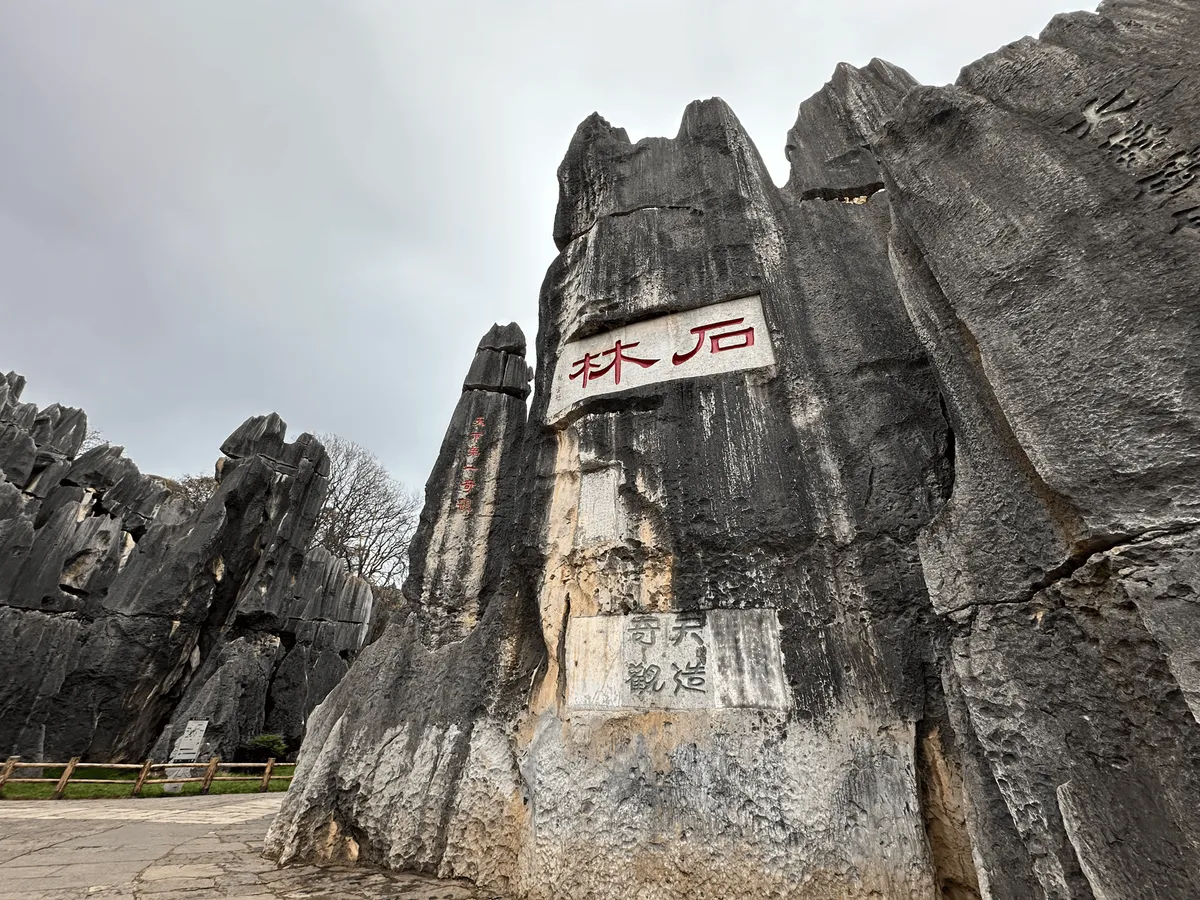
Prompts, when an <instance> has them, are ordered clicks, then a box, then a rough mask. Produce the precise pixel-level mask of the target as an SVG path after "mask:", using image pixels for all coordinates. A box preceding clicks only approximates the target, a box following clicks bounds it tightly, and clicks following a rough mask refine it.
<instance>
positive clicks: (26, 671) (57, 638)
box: [0, 374, 371, 761]
mask: <svg viewBox="0 0 1200 900" xmlns="http://www.w3.org/2000/svg"><path fill="white" fill-rule="evenodd" d="M23 387H24V380H23V379H21V378H20V377H19V376H16V375H15V374H9V375H8V376H6V377H5V379H4V381H3V382H0V752H3V753H5V754H10V753H11V754H16V755H20V756H23V757H25V758H27V759H34V760H38V759H53V760H61V759H65V758H67V757H70V756H82V757H84V758H87V759H94V760H104V761H114V760H120V759H142V758H145V755H146V754H147V753H148V752H149V751H150V749H151V746H152V745H154V744H155V743H156V742H157V747H156V750H155V752H156V754H157V755H158V756H160V757H165V756H166V754H167V753H168V752H169V745H170V737H171V732H172V728H171V727H169V726H168V727H166V728H165V730H164V726H167V725H168V722H172V723H174V725H176V726H177V725H179V724H181V723H183V722H185V721H186V720H187V719H188V718H206V719H209V720H210V726H209V731H208V736H207V747H206V750H207V751H208V752H212V753H216V754H218V755H221V756H223V757H225V758H229V757H231V756H232V755H233V754H234V752H235V751H236V750H237V748H238V746H239V745H240V744H241V743H242V742H244V741H245V740H246V739H247V738H249V737H252V736H254V735H256V734H259V733H261V732H263V731H264V730H269V729H272V728H273V729H275V730H278V731H280V732H283V733H285V734H287V735H288V736H289V737H291V738H292V739H293V740H295V741H297V742H298V741H299V738H300V736H301V735H302V734H303V731H304V726H305V722H306V719H307V716H308V713H309V712H310V711H311V710H312V708H313V707H314V706H316V704H317V703H319V702H320V701H321V699H322V698H323V697H324V696H325V694H326V693H327V692H328V691H329V689H330V688H332V687H333V685H334V684H336V683H337V681H338V680H339V678H340V677H341V676H342V675H343V674H344V673H345V671H346V669H347V668H348V667H349V662H350V660H351V659H352V657H353V656H354V655H355V654H356V653H357V651H358V648H359V646H360V645H361V643H362V639H363V637H364V636H365V631H366V627H367V623H368V621H369V619H370V612H371V593H370V589H369V588H368V587H367V586H366V585H364V584H362V583H360V582H357V581H356V580H354V579H350V578H348V577H347V575H346V573H345V570H344V567H342V566H341V564H340V563H338V562H336V561H334V560H332V559H331V558H329V556H328V555H327V554H325V553H324V552H323V551H314V552H307V553H306V548H307V547H308V545H309V542H310V539H311V536H312V533H313V530H314V528H315V522H316V516H317V514H318V512H319V511H320V509H321V505H322V502H323V500H324V496H325V490H326V478H327V475H328V467H329V462H328V457H327V456H326V454H325V451H324V449H323V448H322V447H321V445H320V444H319V443H318V442H317V441H316V440H315V439H314V438H312V437H311V436H310V435H302V436H301V437H300V438H299V439H298V440H297V441H295V442H293V443H290V444H289V443H286V442H285V440H284V436H285V429H286V426H285V424H284V423H283V421H282V420H281V419H280V418H279V417H278V416H274V415H272V416H267V417H258V418H252V419H250V420H248V421H247V422H246V423H245V424H244V425H242V427H241V428H239V429H238V430H237V431H236V432H234V434H233V435H231V436H230V438H229V440H228V441H226V442H225V444H224V446H223V447H222V452H223V453H224V454H225V455H224V457H223V458H222V460H221V462H220V464H219V472H218V475H219V486H218V489H217V491H216V494H215V495H214V496H213V498H212V499H211V500H210V501H209V502H208V503H207V504H206V505H205V506H204V507H203V508H201V509H193V508H192V507H191V505H190V503H189V502H188V501H187V500H186V498H184V496H183V495H182V494H181V493H180V492H179V491H178V490H173V489H172V488H171V486H170V483H169V482H166V481H164V480H163V479H157V478H152V477H148V476H144V475H142V474H141V473H140V472H139V471H138V469H137V467H136V466H135V465H134V464H133V462H131V461H130V460H129V459H127V458H126V457H124V456H123V455H122V451H121V448H120V447H110V446H100V447H96V448H94V449H92V450H89V451H87V452H85V453H83V454H80V455H77V453H78V450H79V447H80V444H81V443H82V441H83V437H84V434H85V432H86V427H87V420H86V417H85V416H84V415H83V413H82V412H81V411H79V410H70V409H63V408H61V407H59V406H57V405H55V406H51V407H48V408H46V409H44V410H38V409H37V408H36V407H35V406H33V405H32V404H23V403H20V395H21V390H22V388H23Z"/></svg>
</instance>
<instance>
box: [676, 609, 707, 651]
mask: <svg viewBox="0 0 1200 900" xmlns="http://www.w3.org/2000/svg"><path fill="white" fill-rule="evenodd" d="M703 630H704V622H702V621H701V620H700V617H699V616H698V615H695V614H692V615H681V616H679V617H677V618H676V619H675V624H674V625H672V626H671V631H670V634H669V637H670V639H671V646H673V647H678V646H679V644H680V642H681V641H682V640H683V639H684V638H685V637H687V636H688V635H691V637H692V640H694V641H695V642H696V643H698V644H700V645H702V646H703V644H704V638H702V637H701V636H700V632H701V631H703Z"/></svg>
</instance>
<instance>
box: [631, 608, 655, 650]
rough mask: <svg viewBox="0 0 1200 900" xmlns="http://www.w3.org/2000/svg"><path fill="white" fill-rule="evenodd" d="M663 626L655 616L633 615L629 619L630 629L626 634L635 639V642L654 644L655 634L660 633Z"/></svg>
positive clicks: (651, 645)
mask: <svg viewBox="0 0 1200 900" xmlns="http://www.w3.org/2000/svg"><path fill="white" fill-rule="evenodd" d="M660 627H662V626H660V625H659V624H658V620H656V619H655V618H654V617H653V616H633V617H632V618H631V619H630V620H629V630H628V631H627V632H626V634H628V635H629V637H631V638H632V639H633V641H634V642H635V643H638V644H645V645H646V646H647V647H653V646H654V639H655V636H656V635H657V634H658V629H659V628H660Z"/></svg>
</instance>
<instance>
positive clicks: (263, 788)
mask: <svg viewBox="0 0 1200 900" xmlns="http://www.w3.org/2000/svg"><path fill="white" fill-rule="evenodd" d="M273 768H275V757H273V756H272V757H271V758H270V759H268V760H267V767H266V769H264V770H263V780H262V784H260V785H259V786H258V792H259V793H260V794H265V793H266V792H267V791H269V790H270V789H271V770H272V769H273Z"/></svg>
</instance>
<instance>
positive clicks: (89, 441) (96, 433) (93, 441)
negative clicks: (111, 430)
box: [79, 428, 108, 453]
mask: <svg viewBox="0 0 1200 900" xmlns="http://www.w3.org/2000/svg"><path fill="white" fill-rule="evenodd" d="M107 443H108V438H106V437H105V436H104V432H102V431H101V430H100V429H99V428H88V430H87V432H86V433H85V434H84V436H83V443H82V444H80V445H79V452H80V453H87V451H89V450H91V449H92V448H93V447H102V446H104V445H105V444H107Z"/></svg>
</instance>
